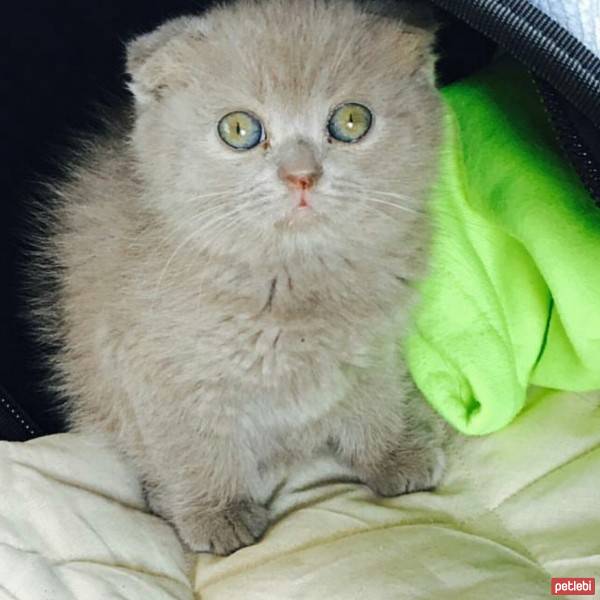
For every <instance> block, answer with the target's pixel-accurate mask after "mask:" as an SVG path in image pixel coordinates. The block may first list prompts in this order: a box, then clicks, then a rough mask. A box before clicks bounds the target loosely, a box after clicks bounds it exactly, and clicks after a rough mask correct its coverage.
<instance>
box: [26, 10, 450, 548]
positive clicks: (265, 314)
mask: <svg viewBox="0 0 600 600" xmlns="http://www.w3.org/2000/svg"><path fill="white" fill-rule="evenodd" d="M432 41H433V33H432V32H431V31H427V30H426V29H422V28H419V27H417V26H415V25H412V24H409V23H408V21H407V20H406V19H404V18H403V13H402V10H400V11H399V14H394V15H390V14H389V13H388V14H387V15H386V16H382V15H381V14H379V15H378V14H376V12H372V8H371V7H370V6H369V7H366V6H365V5H361V4H354V3H352V2H351V1H349V0H345V1H344V0H330V1H325V0H314V1H308V0H265V1H264V2H255V1H252V0H243V1H241V2H238V3H235V4H233V5H228V6H224V7H219V8H216V9H214V10H212V11H210V12H209V13H207V14H206V15H204V16H201V17H198V16H194V17H186V18H180V19H177V20H174V21H171V22H169V23H166V24H165V25H164V26H162V27H160V28H159V29H158V30H156V31H154V32H153V33H150V34H148V35H144V36H142V37H140V38H138V39H136V40H135V41H133V42H132V43H131V44H130V46H129V48H128V70H129V73H130V75H131V78H132V83H131V89H132V91H133V94H134V96H135V111H134V115H133V116H132V119H131V122H132V126H131V127H125V129H124V130H123V131H116V132H113V133H111V134H109V135H107V136H105V137H104V138H103V139H101V140H99V141H97V142H96V143H95V144H94V145H93V147H92V148H91V149H90V150H89V152H88V153H87V154H86V156H85V157H84V158H83V159H82V160H81V161H80V162H79V164H77V165H74V166H72V168H71V172H72V174H71V176H70V177H69V180H68V181H67V182H66V183H64V184H62V185H61V186H59V188H58V195H59V196H60V198H61V202H60V208H59V209H58V210H57V211H56V213H55V214H54V215H53V217H54V219H53V222H54V226H53V227H52V235H51V236H48V238H47V239H46V240H45V242H44V255H45V257H46V262H45V263H44V264H48V265H54V266H53V267H52V268H51V267H47V269H46V273H45V274H44V276H52V275H54V277H55V278H56V279H57V281H58V283H59V296H58V305H53V306H47V307H45V308H44V306H43V302H42V303H41V304H40V305H39V306H38V318H39V320H41V322H42V327H41V329H42V333H43V335H44V336H46V339H50V340H52V341H55V342H56V341H58V342H59V343H60V345H61V348H62V349H61V351H60V352H59V353H58V354H57V355H56V356H55V359H54V363H53V364H54V367H55V371H56V374H57V381H58V382H59V388H60V391H61V392H62V393H63V394H64V396H65V397H66V399H67V401H68V404H67V406H68V409H69V415H70V418H71V423H72V427H73V428H74V429H75V430H78V431H84V432H100V433H101V434H103V435H104V436H105V437H106V438H107V439H109V440H110V442H111V443H112V444H114V445H115V446H116V447H118V448H119V449H121V450H122V451H123V452H124V453H125V455H126V456H127V457H128V458H129V459H130V460H131V461H132V462H133V463H134V464H135V466H136V467H137V469H138V470H139V473H140V476H141V477H142V479H143V481H144V485H145V488H146V490H147V493H148V499H149V503H150V505H151V508H152V509H153V510H154V511H155V512H157V513H158V514H160V515H162V516H164V517H165V518H166V519H168V520H170V521H171V522H172V524H173V525H174V526H175V528H176V529H177V531H178V533H179V535H180V537H181V539H182V540H183V541H184V542H185V543H186V544H187V546H189V548H191V549H193V550H207V549H210V550H212V551H214V552H216V553H218V554H228V553H230V552H232V551H234V550H236V549H238V548H240V547H242V546H245V545H247V544H251V543H253V542H255V541H256V540H257V539H259V538H260V536H261V535H262V534H263V532H264V531H265V529H266V527H267V524H268V521H269V514H268V509H267V507H265V506H264V505H263V504H262V502H263V501H264V498H265V490H267V489H270V486H271V488H272V485H273V482H274V481H275V480H276V479H277V477H279V476H280V474H281V473H282V472H285V469H286V468H288V467H289V466H290V465H291V464H292V463H294V462H295V461H298V460H306V459H308V458H310V457H311V456H315V455H317V454H320V453H330V454H334V455H335V456H336V457H337V458H338V459H339V461H340V462H342V463H344V464H346V465H348V466H349V467H351V468H352V470H353V472H354V473H355V474H356V476H357V478H358V479H360V480H361V481H363V482H364V483H366V484H367V485H368V486H369V487H371V488H372V489H373V491H375V492H376V493H378V494H381V495H385V496H388V495H396V494H402V493H405V492H411V491H415V490H423V489H428V488H431V487H432V486H435V485H436V484H437V483H438V481H439V479H440V476H441V473H442V470H443V463H444V459H443V452H442V450H441V431H442V427H441V425H440V423H439V421H438V420H437V419H436V418H435V417H434V416H433V414H432V412H431V411H430V410H429V408H428V407H427V405H426V403H425V401H424V400H423V399H422V398H421V397H420V396H419V394H418V392H417V391H416V389H415V387H414V384H413V383H412V382H411V379H410V377H409V375H408V373H407V370H406V368H405V366H404V365H403V363H402V361H401V357H400V356H399V350H400V347H399V337H400V336H401V332H402V330H403V327H404V323H405V321H406V319H407V316H408V313H409V307H410V306H411V305H412V304H413V296H414V293H413V286H412V285H411V283H412V282H413V281H414V280H415V279H418V278H419V277H420V276H422V273H423V268H424V266H425V264H426V248H427V242H428V233H427V230H428V227H427V217H426V216H425V214H424V199H425V196H426V194H427V190H428V186H429V185H430V183H431V181H432V178H433V177H434V174H435V162H436V155H437V152H438V146H439V137H440V132H441V106H440V101H439V98H438V94H437V92H436V90H435V87H434V85H433V73H432V71H433V55H432V50H431V44H432ZM42 268H44V267H42ZM267 495H268V494H267Z"/></svg>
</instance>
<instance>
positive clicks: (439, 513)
mask: <svg viewBox="0 0 600 600" xmlns="http://www.w3.org/2000/svg"><path fill="white" fill-rule="evenodd" d="M599 473H600V394H597V393H588V394H575V393H570V394H561V393H558V392H552V391H545V390H542V389H537V390H535V391H534V392H533V393H532V394H531V396H530V398H529V401H528V404H527V407H526V409H525V411H524V412H523V413H522V414H521V415H520V416H519V417H518V418H517V420H516V421H514V422H513V423H512V424H511V425H510V426H509V427H507V428H506V429H504V430H503V431H501V432H499V433H495V434H492V435H490V436H486V437H484V438H468V439H466V440H465V439H464V438H461V439H457V440H456V441H455V442H454V444H453V446H452V448H451V452H450V467H449V471H448V474H447V476H446V479H445V481H444V483H443V485H442V486H441V487H440V488H439V489H438V490H437V491H436V492H434V493H416V494H411V495H407V496H402V497H398V498H393V499H381V498H376V497H374V496H373V494H372V493H371V492H370V490H369V489H367V488H366V487H364V486H362V485H360V484H357V483H355V482H353V481H351V480H350V479H349V478H348V476H347V474H345V473H344V471H343V470H342V469H341V468H340V467H338V466H336V465H335V464H333V463H331V464H330V463H326V462H323V463H318V464H312V465H310V466H307V467H306V468H303V469H302V470H301V471H300V472H298V473H297V474H295V475H293V476H292V477H291V478H290V479H289V480H288V481H287V483H286V484H285V486H284V488H283V489H282V490H281V491H280V492H279V493H278V494H277V496H276V497H275V498H274V500H273V502H272V503H271V505H270V510H271V512H272V514H273V518H274V519H275V521H276V522H275V524H274V525H273V526H272V527H271V529H270V530H269V531H268V532H267V535H266V537H265V538H264V539H263V540H262V541H261V542H260V543H259V544H258V545H256V546H253V547H249V548H246V549H243V550H241V551H239V552H237V553H235V554H234V555H232V556H230V557H227V558H219V557H215V556H211V555H208V554H204V555H199V556H198V557H186V556H185V554H184V551H183V549H182V548H181V547H180V545H179V543H178V541H177V538H176V536H175V534H174V533H173V531H172V530H171V529H170V527H169V526H168V525H167V524H166V523H164V522H163V521H162V520H160V519H159V518H157V517H155V516H152V515H151V514H148V512H147V511H146V508H145V506H144V502H143V498H142V493H141V490H140V488H139V485H138V484H137V482H136V479H135V477H134V475H133V473H132V471H131V470H130V469H129V468H128V467H127V466H126V465H125V464H123V462H122V461H121V460H120V458H119V457H118V456H117V455H116V454H114V453H113V452H112V451H110V450H108V449H106V448H103V447H102V446H101V445H100V444H99V443H98V442H97V441H95V440H93V439H90V438H86V437H80V436H77V435H73V434H64V435H59V436H53V437H46V438H39V439H36V440H33V441H31V442H27V443H8V442H5V443H2V444H0V489H1V490H2V495H1V496H0V599H1V600H42V599H44V600H46V599H48V600H72V599H77V600H100V599H102V600H105V599H123V600H192V599H193V598H194V597H196V598H201V599H202V600H238V599H239V600H242V599H243V600H294V599H298V600H323V599H327V600H352V599H359V598H360V599H368V600H404V599H406V600H409V599H410V600H418V599H424V600H425V599H427V600H429V599H432V598H444V599H446V600H471V599H472V600H481V599H483V598H485V599H486V600H496V599H497V600H500V599H502V600H505V599H507V598H510V599H511V600H512V599H514V600H525V599H526V600H536V599H540V600H542V599H547V598H549V597H551V596H550V578H551V577H554V576H555V577H596V578H597V581H596V589H599V587H600V586H599V584H600V510H598V499H599V497H600V475H599ZM595 597H596V598H600V593H597V594H596V596H595Z"/></svg>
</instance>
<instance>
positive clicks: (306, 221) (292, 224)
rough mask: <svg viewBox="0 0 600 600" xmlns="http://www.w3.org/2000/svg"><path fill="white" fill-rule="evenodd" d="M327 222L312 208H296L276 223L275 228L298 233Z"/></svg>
mask: <svg viewBox="0 0 600 600" xmlns="http://www.w3.org/2000/svg"><path fill="white" fill-rule="evenodd" d="M325 221H326V217H325V216H324V215H323V214H321V213H319V212H317V211H316V210H315V209H314V208H313V207H312V206H295V207H294V208H292V209H291V210H290V211H289V212H288V213H287V214H286V215H285V216H284V217H283V218H282V219H280V220H279V221H276V222H275V228H276V229H277V230H279V231H286V230H287V231H291V232H294V233H297V232H299V231H304V230H308V229H312V228H314V227H318V226H319V225H321V224H323V223H324V222H325Z"/></svg>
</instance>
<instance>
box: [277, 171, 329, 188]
mask: <svg viewBox="0 0 600 600" xmlns="http://www.w3.org/2000/svg"><path fill="white" fill-rule="evenodd" d="M320 176H321V174H320V173H319V172H314V173H310V174H307V175H294V174H293V173H288V172H287V171H286V170H285V169H284V168H282V167H279V177H281V179H283V181H285V182H286V183H287V184H288V185H289V186H290V187H293V188H298V189H299V190H310V189H311V188H312V187H314V185H315V184H316V183H317V181H318V180H319V177H320Z"/></svg>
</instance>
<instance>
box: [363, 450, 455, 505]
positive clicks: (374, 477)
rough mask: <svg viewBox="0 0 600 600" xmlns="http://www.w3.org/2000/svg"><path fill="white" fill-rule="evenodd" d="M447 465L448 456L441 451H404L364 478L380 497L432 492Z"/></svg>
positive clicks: (386, 459) (398, 451) (393, 455)
mask: <svg viewBox="0 0 600 600" xmlns="http://www.w3.org/2000/svg"><path fill="white" fill-rule="evenodd" d="M445 466H446V456H445V454H444V452H443V450H441V449H440V448H418V449H414V448H413V449H407V448H400V449H398V450H397V451H396V452H392V453H391V454H389V455H388V456H387V457H386V458H385V459H384V460H383V461H382V462H381V464H379V465H378V466H377V468H375V469H372V470H368V471H367V472H365V473H364V474H363V476H362V477H361V478H362V480H363V481H364V482H365V483H366V484H367V485H368V486H369V487H370V488H371V489H372V490H373V491H374V492H375V493H376V494H378V495H379V496H386V497H387V496H399V495H400V494H408V493H410V492H419V491H424V490H432V489H433V488H435V487H436V486H437V484H438V483H439V482H440V480H441V478H442V475H443V473H444V468H445Z"/></svg>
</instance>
